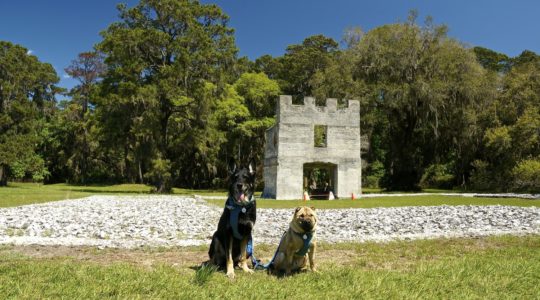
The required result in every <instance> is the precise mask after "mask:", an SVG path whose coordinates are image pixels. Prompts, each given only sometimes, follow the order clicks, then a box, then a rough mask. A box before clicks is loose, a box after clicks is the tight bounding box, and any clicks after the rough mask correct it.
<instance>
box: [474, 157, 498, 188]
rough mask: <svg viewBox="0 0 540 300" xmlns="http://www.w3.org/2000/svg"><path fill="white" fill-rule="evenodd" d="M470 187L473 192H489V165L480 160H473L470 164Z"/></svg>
mask: <svg viewBox="0 0 540 300" xmlns="http://www.w3.org/2000/svg"><path fill="white" fill-rule="evenodd" d="M472 166H473V168H474V169H473V171H472V173H471V187H472V189H473V190H480V191H482V190H489V189H490V188H492V187H493V184H492V180H491V176H490V170H489V164H488V163H487V162H485V161H482V160H478V159H477V160H475V161H474V162H473V163H472Z"/></svg>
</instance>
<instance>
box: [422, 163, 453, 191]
mask: <svg viewBox="0 0 540 300" xmlns="http://www.w3.org/2000/svg"><path fill="white" fill-rule="evenodd" d="M453 184H454V175H453V174H452V168H451V167H450V166H448V165H441V164H432V165H430V166H429V167H427V168H426V170H425V171H424V174H423V175H422V179H420V187H422V188H439V189H449V188H452V186H453Z"/></svg>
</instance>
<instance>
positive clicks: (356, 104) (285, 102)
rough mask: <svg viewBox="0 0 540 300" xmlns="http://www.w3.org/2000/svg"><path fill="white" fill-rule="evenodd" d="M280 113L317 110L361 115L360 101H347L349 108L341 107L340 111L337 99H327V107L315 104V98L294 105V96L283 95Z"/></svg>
mask: <svg viewBox="0 0 540 300" xmlns="http://www.w3.org/2000/svg"><path fill="white" fill-rule="evenodd" d="M278 109H279V110H280V111H297V112H304V111H308V112H312V111H315V110H318V111H321V112H336V111H338V110H339V111H342V112H349V113H359V112H360V101H358V100H347V107H340V108H339V109H338V106H337V99H335V98H327V99H326V105H325V106H317V105H316V104H315V98H313V97H304V104H300V105H298V104H293V103H292V96H290V95H281V96H279V107H278Z"/></svg>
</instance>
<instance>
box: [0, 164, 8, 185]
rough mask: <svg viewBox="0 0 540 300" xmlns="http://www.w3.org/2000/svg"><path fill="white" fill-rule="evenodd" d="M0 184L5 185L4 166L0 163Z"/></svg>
mask: <svg viewBox="0 0 540 300" xmlns="http://www.w3.org/2000/svg"><path fill="white" fill-rule="evenodd" d="M0 186H7V174H6V166H4V165H3V164H0Z"/></svg>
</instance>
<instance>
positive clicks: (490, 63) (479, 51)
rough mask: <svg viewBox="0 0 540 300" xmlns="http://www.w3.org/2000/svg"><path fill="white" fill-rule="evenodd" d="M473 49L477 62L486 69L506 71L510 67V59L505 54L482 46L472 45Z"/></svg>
mask: <svg viewBox="0 0 540 300" xmlns="http://www.w3.org/2000/svg"><path fill="white" fill-rule="evenodd" d="M473 51H474V54H475V55H476V59H478V62H479V63H480V64H481V65H482V66H483V67H484V68H486V69H487V70H491V71H495V72H507V71H508V70H509V69H510V68H511V60H510V58H509V57H508V56H507V55H506V54H503V53H498V52H495V51H493V50H490V49H487V48H483V47H474V48H473Z"/></svg>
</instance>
